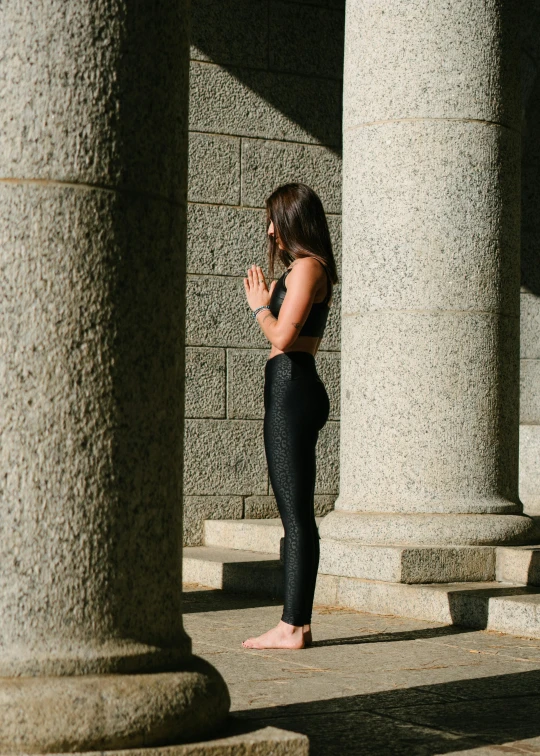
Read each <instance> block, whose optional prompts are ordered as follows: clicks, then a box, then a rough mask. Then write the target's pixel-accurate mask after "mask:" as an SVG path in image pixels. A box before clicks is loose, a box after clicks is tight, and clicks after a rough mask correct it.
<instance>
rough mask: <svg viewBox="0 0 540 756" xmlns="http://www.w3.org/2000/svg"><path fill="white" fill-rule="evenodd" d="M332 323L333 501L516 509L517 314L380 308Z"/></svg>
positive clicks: (423, 508) (380, 506)
mask: <svg viewBox="0 0 540 756" xmlns="http://www.w3.org/2000/svg"><path fill="white" fill-rule="evenodd" d="M342 329H343V343H344V344H345V345H346V347H347V358H346V359H343V360H342V366H341V369H342V384H341V386H342V392H344V393H342V396H341V405H342V420H341V448H342V453H341V478H342V480H341V488H340V498H339V502H338V505H337V506H338V508H340V509H348V510H363V511H371V512H385V511H396V512H399V511H401V512H440V513H443V512H512V511H515V512H517V511H519V505H518V503H517V474H518V471H517V451H518V395H517V394H518V355H517V344H518V333H517V329H518V321H517V320H516V319H514V318H504V319H501V320H499V319H498V318H497V317H496V316H495V315H490V314H486V313H474V314H460V313H452V312H450V313H440V314H437V313H423V312H420V313H416V312H410V311H409V312H386V311H383V312H372V313H368V314H358V315H356V314H350V315H349V314H345V317H344V320H343V325H342ZM497 344H500V346H497V347H496V345H497ZM503 347H504V349H506V350H507V357H506V361H505V363H504V365H501V361H500V360H499V358H498V349H503Z"/></svg>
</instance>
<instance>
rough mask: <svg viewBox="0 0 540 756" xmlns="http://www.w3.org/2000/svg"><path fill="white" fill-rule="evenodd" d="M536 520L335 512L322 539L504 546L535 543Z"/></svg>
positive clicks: (324, 524) (321, 530)
mask: <svg viewBox="0 0 540 756" xmlns="http://www.w3.org/2000/svg"><path fill="white" fill-rule="evenodd" d="M537 528H538V526H537V525H536V524H535V522H534V520H532V519H531V518H530V517H527V516H526V515H520V514H504V515H497V514H434V513H426V514H413V513H411V514H409V513H407V514H402V513H399V512H388V513H386V512H385V513H379V512H349V511H343V510H335V511H334V512H330V514H328V515H326V517H325V518H324V519H323V521H322V522H321V525H320V528H319V533H320V535H321V538H322V539H325V540H326V539H331V540H337V541H356V542H357V543H358V544H365V545H369V546H375V545H384V546H391V545H397V544H399V545H407V546H429V547H432V546H444V547H447V546H503V545H520V544H527V543H533V542H534V540H535V539H536V538H537V537H538V530H537Z"/></svg>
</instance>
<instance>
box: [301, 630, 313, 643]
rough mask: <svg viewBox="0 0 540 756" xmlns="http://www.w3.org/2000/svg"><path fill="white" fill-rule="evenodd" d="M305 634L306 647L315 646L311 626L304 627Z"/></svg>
mask: <svg viewBox="0 0 540 756" xmlns="http://www.w3.org/2000/svg"><path fill="white" fill-rule="evenodd" d="M303 633H304V647H305V648H307V647H308V646H311V645H313V636H312V635H311V625H304V627H303Z"/></svg>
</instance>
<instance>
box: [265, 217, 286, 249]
mask: <svg viewBox="0 0 540 756" xmlns="http://www.w3.org/2000/svg"><path fill="white" fill-rule="evenodd" d="M266 233H267V234H268V236H274V234H276V230H275V228H274V221H272V220H271V221H270V223H269V224H268V231H267V232H266ZM276 241H277V245H278V247H279V248H280V249H284V247H282V245H281V239H280V238H279V234H276Z"/></svg>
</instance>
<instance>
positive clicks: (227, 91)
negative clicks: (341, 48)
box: [189, 61, 341, 146]
mask: <svg viewBox="0 0 540 756" xmlns="http://www.w3.org/2000/svg"><path fill="white" fill-rule="evenodd" d="M190 88H191V95H190V115H189V123H190V129H192V130H193V131H204V132H211V133H215V134H231V135H235V136H246V137H258V138H262V139H286V140H289V141H299V142H309V143H313V144H317V143H321V142H322V143H324V144H329V145H333V146H336V145H339V144H340V143H341V129H340V124H341V82H340V81H339V80H332V79H320V78H314V77H306V76H302V75H295V74H290V73H274V72H272V71H260V70H252V69H249V68H238V67H236V68H235V67H231V68H229V67H227V68H221V67H219V66H216V65H212V64H210V63H197V62H196V61H194V62H193V63H192V64H191V69H190Z"/></svg>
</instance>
